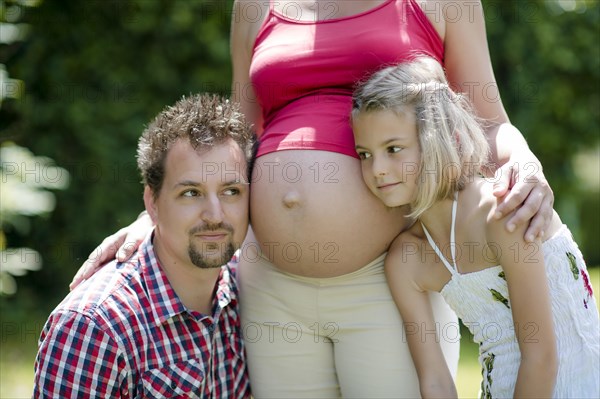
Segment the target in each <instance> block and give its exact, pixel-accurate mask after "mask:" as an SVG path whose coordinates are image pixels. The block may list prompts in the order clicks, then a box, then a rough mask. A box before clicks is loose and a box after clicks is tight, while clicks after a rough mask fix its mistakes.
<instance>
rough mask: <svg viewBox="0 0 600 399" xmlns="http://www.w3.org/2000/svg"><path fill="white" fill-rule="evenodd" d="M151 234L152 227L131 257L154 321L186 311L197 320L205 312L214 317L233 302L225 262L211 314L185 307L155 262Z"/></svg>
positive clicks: (234, 300) (159, 321) (231, 284)
mask: <svg viewBox="0 0 600 399" xmlns="http://www.w3.org/2000/svg"><path fill="white" fill-rule="evenodd" d="M153 237H154V230H152V232H151V233H149V234H148V236H147V237H146V238H145V239H144V241H143V242H142V244H141V245H140V248H139V251H138V252H137V259H134V260H137V262H138V264H139V267H140V269H139V270H140V274H141V275H142V282H143V283H144V285H145V289H146V291H147V294H148V296H149V297H150V298H151V301H150V307H151V309H152V314H153V316H154V318H155V320H157V325H160V324H164V323H165V322H167V321H168V320H169V319H171V318H172V317H174V316H177V315H179V314H182V313H187V314H189V315H190V316H192V317H193V318H195V319H197V320H200V319H202V318H205V317H209V316H213V317H214V318H218V317H219V315H220V313H221V310H222V309H223V308H225V307H226V306H228V305H230V304H233V305H235V303H236V302H237V292H236V290H235V287H234V284H235V282H234V280H233V276H232V270H231V268H230V266H229V264H227V265H223V266H221V272H220V273H219V278H218V279H217V289H216V295H215V296H214V298H213V309H216V310H214V314H213V315H204V314H201V313H199V312H196V311H193V310H189V309H188V308H186V307H185V305H184V304H183V303H182V302H181V300H180V299H179V296H178V295H177V293H176V292H175V290H174V289H173V287H172V286H171V283H170V282H169V279H168V278H167V276H166V275H165V273H164V271H163V270H162V268H161V267H160V264H159V263H158V258H157V257H156V253H155V252H154V245H153V244H152V239H153Z"/></svg>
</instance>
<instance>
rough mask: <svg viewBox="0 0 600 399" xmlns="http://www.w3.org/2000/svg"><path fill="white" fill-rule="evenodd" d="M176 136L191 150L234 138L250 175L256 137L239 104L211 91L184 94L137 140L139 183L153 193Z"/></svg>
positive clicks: (156, 194) (159, 185) (156, 192)
mask: <svg viewBox="0 0 600 399" xmlns="http://www.w3.org/2000/svg"><path fill="white" fill-rule="evenodd" d="M179 139H186V140H189V142H190V143H191V145H192V147H193V148H194V149H198V148H201V149H204V148H206V149H210V148H212V147H214V146H216V145H219V144H222V143H223V142H225V141H226V140H228V139H232V140H234V141H235V142H236V143H238V145H239V146H240V148H241V149H242V152H243V153H244V156H245V158H246V166H247V173H248V175H247V176H248V177H249V176H251V168H252V163H253V160H254V155H255V149H256V138H255V136H254V133H253V130H252V126H251V125H250V124H249V123H248V122H247V121H246V118H245V116H244V114H242V112H241V111H240V108H239V104H237V103H235V102H232V101H230V100H228V99H225V98H223V97H220V96H218V95H214V94H195V95H192V96H189V97H185V96H184V97H182V98H181V100H179V101H177V102H176V103H175V104H174V105H172V106H169V107H166V108H165V109H164V110H163V111H162V112H161V113H160V114H158V115H157V116H156V118H155V119H154V120H153V121H152V122H151V123H150V125H148V127H146V129H145V130H144V132H143V133H142V136H141V137H140V140H139V142H138V149H137V164H138V168H139V170H140V172H141V174H142V182H143V183H144V184H145V185H147V186H148V187H150V189H151V190H152V192H153V194H154V196H158V193H159V192H160V189H161V187H162V183H163V179H164V174H165V167H164V164H165V159H166V157H167V153H168V152H169V149H170V148H171V146H172V145H173V144H174V143H175V142H176V141H177V140H179Z"/></svg>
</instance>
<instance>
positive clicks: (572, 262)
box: [566, 252, 594, 309]
mask: <svg viewBox="0 0 600 399" xmlns="http://www.w3.org/2000/svg"><path fill="white" fill-rule="evenodd" d="M566 255H567V259H568V260H569V267H570V268H571V273H573V278H574V279H575V280H579V275H580V274H581V277H582V278H581V280H582V281H583V288H584V290H585V297H584V298H583V306H584V307H585V308H586V309H587V308H588V302H589V301H590V298H592V296H593V295H594V290H593V289H592V285H591V284H590V277H589V276H588V274H587V273H586V271H585V269H584V268H581V269H580V268H579V267H578V266H577V258H575V255H573V254H572V253H571V252H567V253H566Z"/></svg>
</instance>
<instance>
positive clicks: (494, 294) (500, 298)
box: [490, 288, 510, 309]
mask: <svg viewBox="0 0 600 399" xmlns="http://www.w3.org/2000/svg"><path fill="white" fill-rule="evenodd" d="M490 292H491V293H492V298H494V300H495V301H498V302H501V303H503V304H504V306H506V307H507V308H509V309H510V305H509V304H508V299H506V298H505V297H504V295H502V294H501V293H500V292H498V291H496V290H495V289H493V288H490Z"/></svg>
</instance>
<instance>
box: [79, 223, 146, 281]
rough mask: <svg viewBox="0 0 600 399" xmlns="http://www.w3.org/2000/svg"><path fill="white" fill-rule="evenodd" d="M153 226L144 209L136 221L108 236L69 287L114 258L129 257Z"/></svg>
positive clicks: (119, 259) (86, 277) (121, 260)
mask: <svg viewBox="0 0 600 399" xmlns="http://www.w3.org/2000/svg"><path fill="white" fill-rule="evenodd" d="M153 226H154V224H153V223H152V219H150V216H149V215H148V213H146V212H145V211H144V212H142V214H141V215H140V217H139V218H138V219H137V220H136V221H135V222H133V223H132V224H130V225H129V226H127V227H124V228H122V229H121V230H119V231H117V232H116V233H115V234H113V235H111V236H108V237H106V238H105V239H104V241H102V243H101V244H100V245H98V246H97V247H96V249H94V250H93V251H92V253H91V254H90V255H89V257H88V258H87V260H86V261H85V262H84V263H83V265H82V266H81V267H80V268H79V270H78V271H77V274H75V277H73V281H72V282H71V284H70V285H69V288H70V289H71V290H73V289H74V288H75V287H77V286H78V285H79V284H80V283H82V282H83V281H85V280H86V279H88V278H90V277H91V276H92V275H93V274H94V273H96V272H97V271H98V270H99V269H100V268H101V267H102V266H104V265H105V264H107V263H108V262H110V261H112V260H113V259H116V260H117V261H118V262H124V261H126V260H127V259H129V258H130V257H131V255H133V253H134V252H135V251H136V250H137V249H138V247H139V246H140V244H141V243H142V241H143V240H144V238H146V235H147V234H148V232H149V231H150V230H151V229H152V227H153Z"/></svg>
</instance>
